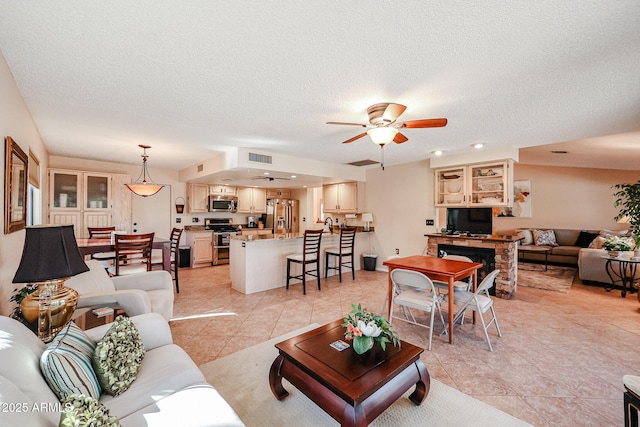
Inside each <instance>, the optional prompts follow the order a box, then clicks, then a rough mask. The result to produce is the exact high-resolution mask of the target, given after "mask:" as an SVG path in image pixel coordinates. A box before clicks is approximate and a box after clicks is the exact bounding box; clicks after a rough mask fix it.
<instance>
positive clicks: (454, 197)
mask: <svg viewBox="0 0 640 427" xmlns="http://www.w3.org/2000/svg"><path fill="white" fill-rule="evenodd" d="M444 202H445V203H447V204H451V205H457V204H460V203H462V202H463V198H462V195H461V194H445V196H444Z"/></svg>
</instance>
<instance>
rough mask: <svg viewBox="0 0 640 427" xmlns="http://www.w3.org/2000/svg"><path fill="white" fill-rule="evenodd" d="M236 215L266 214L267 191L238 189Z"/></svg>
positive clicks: (250, 188) (246, 188)
mask: <svg viewBox="0 0 640 427" xmlns="http://www.w3.org/2000/svg"><path fill="white" fill-rule="evenodd" d="M237 194H238V213H267V190H265V189H264V188H252V187H238V189H237Z"/></svg>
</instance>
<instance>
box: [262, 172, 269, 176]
mask: <svg viewBox="0 0 640 427" xmlns="http://www.w3.org/2000/svg"><path fill="white" fill-rule="evenodd" d="M262 174H263V175H271V174H270V173H269V172H262Z"/></svg>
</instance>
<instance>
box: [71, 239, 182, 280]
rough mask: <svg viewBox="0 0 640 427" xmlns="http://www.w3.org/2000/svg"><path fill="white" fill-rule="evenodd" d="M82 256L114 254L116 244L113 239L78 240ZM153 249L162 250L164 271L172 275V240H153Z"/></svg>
mask: <svg viewBox="0 0 640 427" xmlns="http://www.w3.org/2000/svg"><path fill="white" fill-rule="evenodd" d="M76 242H77V243H78V249H80V255H82V256H83V257H84V256H85V255H91V254H95V253H98V252H112V251H115V250H116V245H115V243H111V239H85V238H79V239H76ZM152 248H153V249H162V269H163V270H166V271H168V272H169V273H171V240H169V239H163V238H162V237H154V238H153V244H152Z"/></svg>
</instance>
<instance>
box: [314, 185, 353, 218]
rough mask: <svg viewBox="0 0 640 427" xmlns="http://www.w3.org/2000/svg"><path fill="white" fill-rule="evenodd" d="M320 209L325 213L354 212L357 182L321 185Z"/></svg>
mask: <svg viewBox="0 0 640 427" xmlns="http://www.w3.org/2000/svg"><path fill="white" fill-rule="evenodd" d="M322 204H323V207H322V210H323V212H325V213H356V212H357V211H358V183H357V182H343V183H340V184H328V185H323V186H322Z"/></svg>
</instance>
